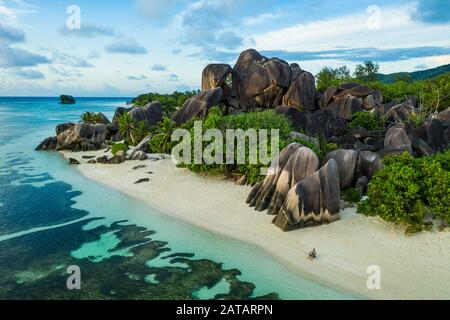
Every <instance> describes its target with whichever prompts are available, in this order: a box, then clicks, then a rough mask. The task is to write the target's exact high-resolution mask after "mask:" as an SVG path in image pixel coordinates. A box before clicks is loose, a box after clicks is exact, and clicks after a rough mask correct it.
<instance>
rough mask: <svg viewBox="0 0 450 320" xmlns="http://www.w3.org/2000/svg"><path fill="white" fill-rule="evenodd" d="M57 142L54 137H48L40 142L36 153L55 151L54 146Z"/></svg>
mask: <svg viewBox="0 0 450 320" xmlns="http://www.w3.org/2000/svg"><path fill="white" fill-rule="evenodd" d="M57 142H58V140H57V138H56V137H49V138H47V139H45V140H44V141H42V142H41V143H40V144H39V145H38V146H37V147H36V149H35V150H36V151H51V150H56V144H57Z"/></svg>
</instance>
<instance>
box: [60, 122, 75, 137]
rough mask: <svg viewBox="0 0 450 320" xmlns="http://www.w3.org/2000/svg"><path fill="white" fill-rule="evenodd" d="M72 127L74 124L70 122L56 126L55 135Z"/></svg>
mask: <svg viewBox="0 0 450 320" xmlns="http://www.w3.org/2000/svg"><path fill="white" fill-rule="evenodd" d="M74 125H75V123H71V122H67V123H62V124H58V125H57V126H56V128H55V132H56V135H59V134H60V133H63V132H64V131H66V130H68V129H70V128H72V127H73V126H74Z"/></svg>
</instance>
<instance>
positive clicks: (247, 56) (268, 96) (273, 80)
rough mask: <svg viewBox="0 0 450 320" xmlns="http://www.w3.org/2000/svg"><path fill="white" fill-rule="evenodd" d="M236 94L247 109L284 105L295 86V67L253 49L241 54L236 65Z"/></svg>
mask: <svg viewBox="0 0 450 320" xmlns="http://www.w3.org/2000/svg"><path fill="white" fill-rule="evenodd" d="M232 76H233V96H235V97H237V99H238V100H239V105H240V107H241V108H242V109H243V110H246V111H250V110H252V109H255V108H274V107H277V106H279V105H280V104H281V102H282V98H283V95H284V93H285V91H286V90H287V88H289V86H290V85H291V79H292V70H291V66H290V65H289V64H288V63H287V62H285V61H283V60H281V59H277V58H271V59H268V58H266V57H264V56H262V55H261V54H260V53H259V52H257V51H256V50H253V49H249V50H246V51H244V52H242V53H241V55H240V56H239V59H238V61H237V62H236V64H235V65H234V68H233V72H232Z"/></svg>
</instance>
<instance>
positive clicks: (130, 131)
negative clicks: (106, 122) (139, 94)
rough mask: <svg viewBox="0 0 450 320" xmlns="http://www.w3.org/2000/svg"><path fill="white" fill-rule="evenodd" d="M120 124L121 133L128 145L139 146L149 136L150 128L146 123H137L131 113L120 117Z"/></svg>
mask: <svg viewBox="0 0 450 320" xmlns="http://www.w3.org/2000/svg"><path fill="white" fill-rule="evenodd" d="M118 122H119V131H120V133H121V134H122V137H123V138H124V139H125V141H126V143H127V144H128V145H132V146H135V145H137V144H138V143H139V142H141V141H142V139H144V138H145V137H146V136H147V135H148V134H149V128H147V125H146V124H145V122H143V121H141V122H136V121H135V120H134V119H133V117H132V116H131V115H130V114H129V113H124V114H123V115H122V116H120V117H119V121H118Z"/></svg>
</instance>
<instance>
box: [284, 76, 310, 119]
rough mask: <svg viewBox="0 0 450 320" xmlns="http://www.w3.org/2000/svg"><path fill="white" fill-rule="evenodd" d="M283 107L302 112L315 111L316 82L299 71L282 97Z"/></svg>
mask: <svg viewBox="0 0 450 320" xmlns="http://www.w3.org/2000/svg"><path fill="white" fill-rule="evenodd" d="M283 105H286V106H292V107H297V108H299V109H302V110H307V111H314V110H315V109H316V80H315V78H314V76H313V75H312V74H311V73H309V72H306V71H303V70H301V71H299V72H297V75H296V77H295V78H293V79H292V82H291V84H290V86H289V89H288V91H287V92H286V94H285V95H284V96H283Z"/></svg>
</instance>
